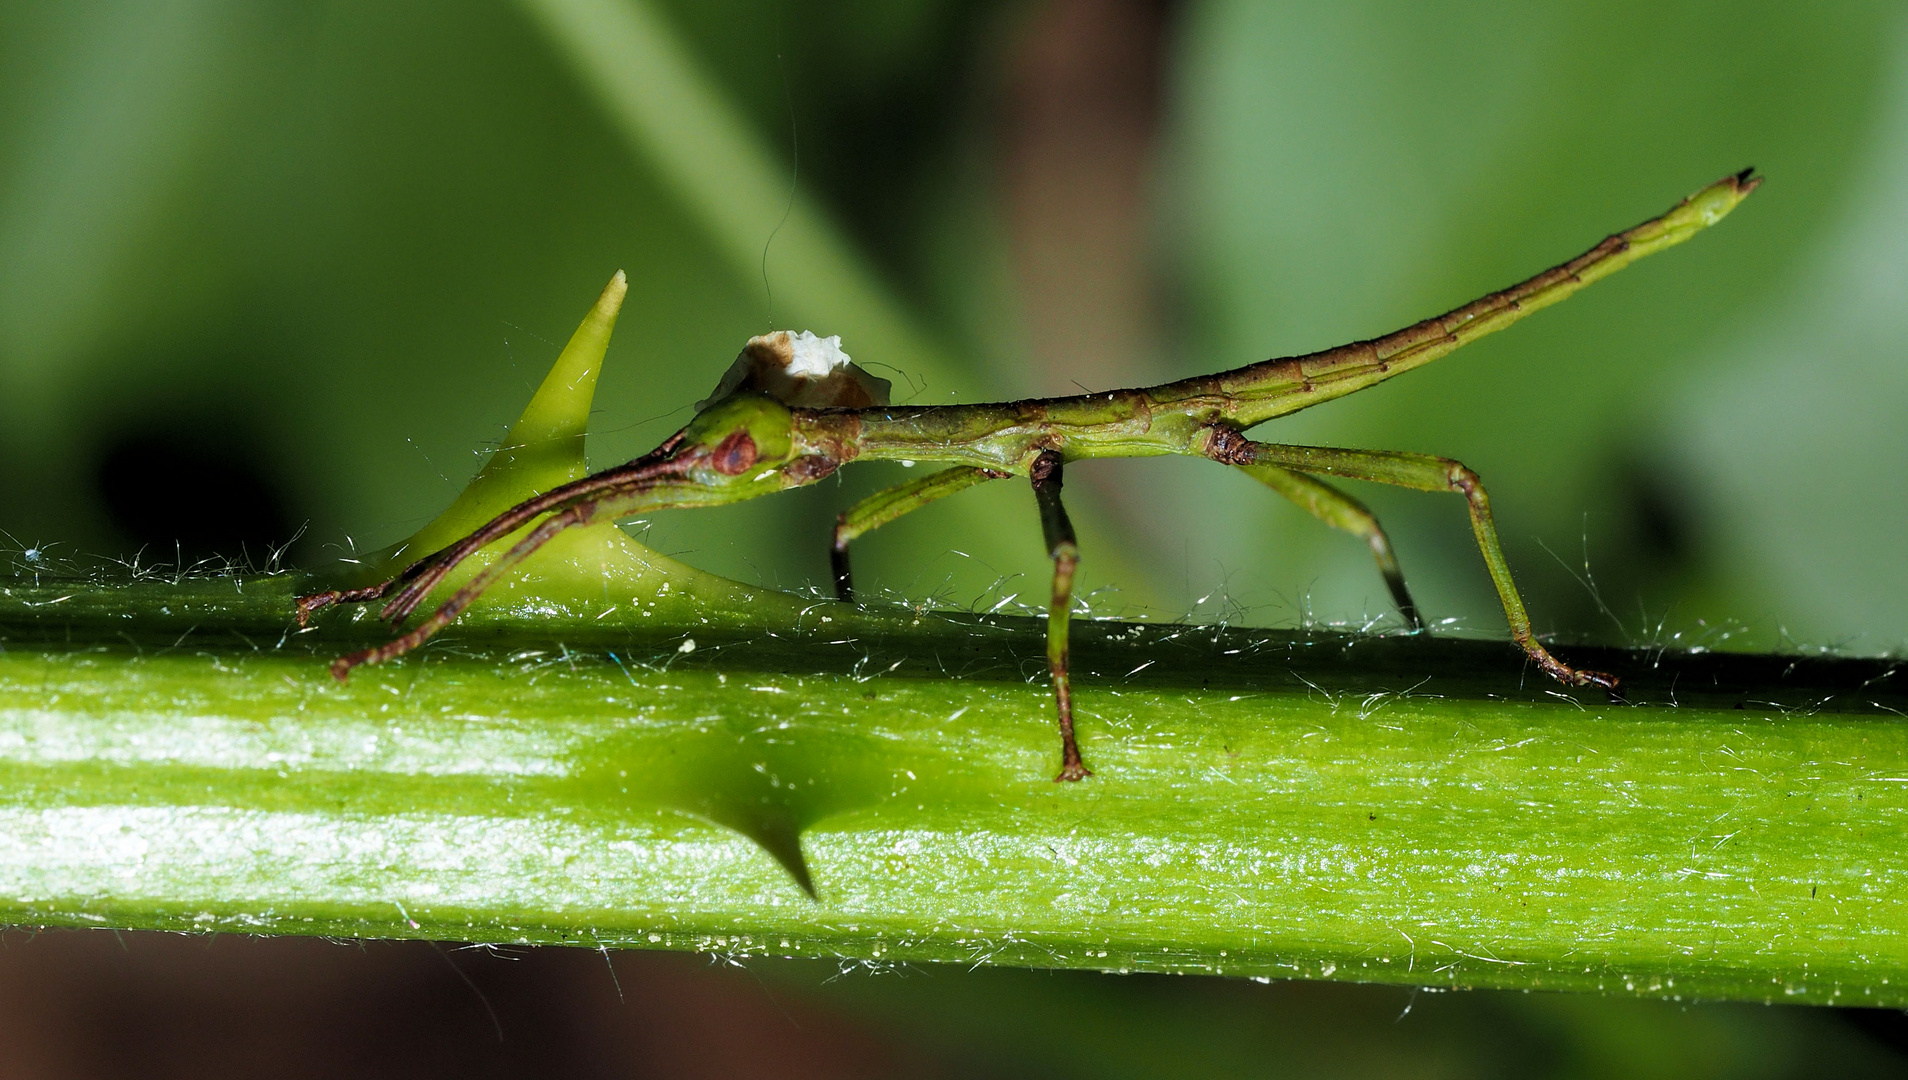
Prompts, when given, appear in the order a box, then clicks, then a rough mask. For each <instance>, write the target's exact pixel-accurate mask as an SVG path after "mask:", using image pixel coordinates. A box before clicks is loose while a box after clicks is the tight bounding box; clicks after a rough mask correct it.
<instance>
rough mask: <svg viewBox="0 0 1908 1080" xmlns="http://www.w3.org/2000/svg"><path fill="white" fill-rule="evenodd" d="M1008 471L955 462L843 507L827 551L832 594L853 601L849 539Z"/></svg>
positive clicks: (1004, 475) (1002, 475) (1000, 476)
mask: <svg viewBox="0 0 1908 1080" xmlns="http://www.w3.org/2000/svg"><path fill="white" fill-rule="evenodd" d="M1008 475H1010V474H1008V473H1004V472H999V471H997V470H994V469H977V468H974V467H972V466H969V465H957V466H955V467H954V468H952V469H943V470H941V471H940V472H937V473H933V474H931V475H929V476H923V477H921V478H920V479H919V480H910V481H908V482H907V483H905V484H896V485H895V486H894V487H891V488H885V489H883V490H881V491H877V492H875V493H874V494H873V495H870V496H868V497H867V498H865V499H863V500H861V501H860V502H858V503H856V504H855V505H853V506H851V507H849V508H848V509H846V510H844V511H842V512H841V516H839V517H837V518H836V519H835V539H834V544H833V546H831V547H830V548H829V552H828V554H829V560H830V562H831V563H832V564H833V566H834V571H835V597H836V598H837V599H839V600H841V601H843V602H845V603H849V604H852V603H854V602H855V586H854V578H853V577H852V576H851V575H850V573H849V570H848V542H849V541H851V540H853V539H854V538H856V537H857V536H860V535H862V534H863V533H867V532H871V531H873V530H875V529H878V528H880V527H881V526H883V525H886V524H887V523H888V522H890V521H893V520H894V519H895V518H898V517H900V516H901V515H903V514H906V513H908V512H910V511H913V510H919V509H920V508H922V507H923V506H926V505H927V504H929V503H931V502H935V501H936V500H939V499H945V498H947V497H948V496H949V495H952V494H954V493H955V492H959V491H966V490H967V489H968V488H971V487H973V486H974V485H975V484H979V483H982V482H984V481H987V480H1003V479H1005V478H1006V477H1007V476H1008Z"/></svg>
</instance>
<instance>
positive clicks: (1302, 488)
mask: <svg viewBox="0 0 1908 1080" xmlns="http://www.w3.org/2000/svg"><path fill="white" fill-rule="evenodd" d="M1239 469H1240V471H1242V472H1244V473H1245V474H1246V475H1248V476H1250V477H1252V478H1253V479H1254V480H1257V481H1259V482H1260V483H1262V484H1264V485H1265V486H1266V487H1269V488H1271V489H1272V490H1273V491H1276V492H1278V493H1279V494H1281V495H1283V496H1285V497H1286V498H1288V499H1290V500H1292V501H1293V502H1294V503H1297V504H1298V505H1299V507H1300V508H1301V509H1303V510H1304V511H1305V512H1306V513H1309V514H1311V515H1312V516H1313V517H1315V518H1317V519H1318V520H1320V521H1322V522H1324V523H1325V524H1327V525H1330V526H1331V527H1332V528H1334V529H1343V530H1344V531H1346V532H1348V533H1351V534H1352V535H1353V536H1356V537H1358V538H1359V539H1360V540H1363V541H1364V542H1365V544H1366V545H1367V546H1368V547H1370V548H1371V554H1372V557H1373V558H1375V559H1376V560H1377V561H1378V572H1379V573H1381V574H1383V575H1384V576H1385V584H1386V585H1387V586H1388V587H1390V589H1391V599H1392V601H1393V602H1394V603H1396V604H1397V605H1398V614H1399V615H1401V616H1403V617H1404V621H1405V624H1406V625H1407V626H1409V627H1411V629H1412V630H1423V629H1424V620H1423V619H1422V618H1421V617H1419V615H1418V605H1417V604H1415V603H1413V602H1412V600H1411V590H1409V589H1407V588H1405V579H1404V571H1403V570H1401V569H1399V568H1398V557H1397V556H1396V555H1395V554H1393V553H1392V550H1391V539H1390V538H1389V537H1387V536H1386V535H1385V530H1384V527H1383V526H1381V525H1379V524H1378V519H1377V518H1376V517H1375V516H1373V515H1372V512H1371V511H1370V510H1368V509H1366V508H1365V504H1364V503H1361V502H1359V501H1358V500H1357V499H1354V498H1352V497H1351V496H1350V495H1347V494H1345V493H1344V492H1342V491H1340V490H1338V489H1337V488H1335V487H1333V486H1331V485H1330V484H1327V483H1326V482H1325V481H1323V480H1317V479H1314V478H1312V477H1310V476H1306V475H1305V474H1304V473H1297V472H1293V471H1292V470H1290V469H1282V468H1280V467H1278V466H1277V465H1241V466H1239Z"/></svg>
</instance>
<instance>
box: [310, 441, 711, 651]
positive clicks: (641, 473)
mask: <svg viewBox="0 0 1908 1080" xmlns="http://www.w3.org/2000/svg"><path fill="white" fill-rule="evenodd" d="M681 441H682V439H681V436H680V435H677V436H673V437H671V438H670V439H668V440H666V441H665V442H664V443H663V444H662V445H661V446H659V447H657V448H656V449H655V450H652V451H650V452H649V453H648V454H645V455H643V456H642V457H640V458H637V459H636V460H634V461H631V462H629V463H628V464H626V465H620V466H618V467H616V468H614V469H605V470H603V471H602V472H600V473H596V474H594V475H592V476H586V477H584V478H583V479H581V480H574V481H571V482H570V483H567V484H563V485H561V486H558V487H554V488H551V489H550V490H549V491H546V492H544V493H543V494H541V495H537V496H533V497H531V498H528V499H525V500H524V501H523V502H520V503H518V504H517V505H515V506H513V507H511V508H510V509H508V510H505V511H504V512H503V513H501V514H498V515H497V516H496V517H494V518H491V519H490V520H489V521H487V522H485V523H484V524H483V525H481V526H479V527H478V529H477V530H476V531H475V532H472V533H471V534H470V535H468V536H465V537H463V538H462V539H460V540H458V541H457V542H456V543H454V544H452V545H450V546H449V547H446V548H443V549H442V550H439V551H435V552H433V553H431V554H429V555H426V556H425V557H423V558H421V559H419V560H417V561H416V562H414V563H412V564H411V565H409V566H407V567H405V568H404V569H403V570H401V571H399V572H398V574H397V576H395V577H393V578H391V579H390V580H388V581H382V582H379V583H378V584H376V585H370V586H366V587H364V588H361V589H333V590H330V591H327V592H321V593H313V594H312V595H310V596H301V597H299V598H298V606H297V612H298V625H300V626H304V625H306V624H307V623H308V622H309V620H310V619H311V616H312V614H313V613H314V612H317V611H321V610H323V609H325V608H328V607H330V606H331V605H333V604H354V603H364V602H366V601H369V600H380V599H383V598H384V597H385V596H387V595H389V594H390V593H391V591H392V590H394V589H395V590H397V595H396V596H395V597H392V599H391V601H390V602H389V603H387V604H386V605H385V606H384V610H383V611H381V612H379V613H378V617H379V618H382V619H384V620H385V621H387V622H401V621H403V620H404V619H405V618H406V617H408V616H409V615H410V614H411V612H412V611H414V610H416V609H417V606H418V604H420V603H422V602H423V601H424V598H425V597H426V596H429V595H430V593H431V590H432V589H435V588H436V587H437V584H438V582H440V581H442V580H444V575H446V574H448V573H450V572H451V571H452V570H454V569H456V567H457V564H458V563H460V562H463V561H464V560H465V559H467V558H469V557H470V556H472V555H474V554H476V553H477V552H478V551H479V550H481V549H482V548H483V547H484V546H485V545H487V544H490V543H493V542H495V541H497V540H501V539H502V538H504V537H506V536H508V535H510V534H511V533H513V532H515V531H517V530H518V529H520V528H522V527H523V526H524V525H526V524H528V523H529V522H531V521H533V520H535V519H536V518H537V516H538V515H540V514H544V513H548V512H550V511H552V510H561V509H565V508H567V507H569V506H572V505H574V504H576V503H579V502H582V501H584V500H587V499H591V498H595V497H603V496H605V495H609V494H613V493H614V492H615V491H617V490H618V489H625V488H630V487H632V486H635V485H640V484H641V483H643V482H644V481H646V480H649V479H652V478H654V477H655V476H656V475H658V474H659V473H661V472H663V471H665V470H666V469H667V467H668V463H669V458H670V455H671V454H672V453H673V452H674V451H675V450H676V448H677V447H678V446H679V445H681Z"/></svg>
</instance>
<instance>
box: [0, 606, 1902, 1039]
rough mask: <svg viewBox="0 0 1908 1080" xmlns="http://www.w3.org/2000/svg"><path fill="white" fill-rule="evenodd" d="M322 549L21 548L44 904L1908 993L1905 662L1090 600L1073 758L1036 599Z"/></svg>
mask: <svg viewBox="0 0 1908 1080" xmlns="http://www.w3.org/2000/svg"><path fill="white" fill-rule="evenodd" d="M297 583H298V582H296V579H293V578H290V577H278V578H264V579H259V578H252V579H237V578H223V579H199V580H190V579H188V580H186V581H183V582H179V583H176V584H175V583H167V582H154V581H148V582H144V583H140V584H137V585H122V586H107V585H99V584H86V585H76V586H70V587H65V588H60V587H56V586H55V584H54V583H46V584H43V585H37V586H36V585H34V584H32V583H30V582H18V583H15V584H14V585H12V586H11V587H5V588H0V646H3V647H4V652H0V823H3V824H0V837H4V840H0V911H4V918H5V919H6V920H7V921H11V922H15V923H22V924H35V925H101V926H114V927H128V928H157V929H172V930H203V931H215V930H216V931H235V930H236V931H245V932H256V933H278V934H326V935H345V936H354V937H430V938H449V939H460V940H469V941H486V942H547V943H570V944H584V945H590V946H596V945H604V946H639V947H661V948H679V949H699V950H709V951H716V952H726V953H731V954H736V955H760V954H777V955H797V956H821V957H831V958H839V959H842V960H844V961H853V962H865V963H892V962H905V961H955V962H961V963H968V964H974V963H1000V964H1019V965H1035V966H1053V967H1083V968H1103V969H1110V970H1121V971H1126V970H1154V971H1183V972H1207V973H1216V974H1227V975H1249V976H1258V977H1281V978H1283V977H1302V978H1335V979H1354V980H1369V981H1384V982H1398V983H1416V984H1426V985H1446V986H1496V987H1523V988H1529V989H1538V988H1544V989H1577V990H1602V991H1607V992H1627V993H1634V994H1639V995H1651V996H1666V997H1702V998H1734V999H1774V1000H1790V1001H1808V1002H1821V1003H1830V1002H1833V1003H1840V1004H1868V1005H1888V1006H1892V1007H1901V1006H1903V1005H1908V993H1905V992H1904V988H1905V987H1908V933H1905V931H1908V904H1904V890H1903V884H1904V882H1903V877H1904V858H1903V855H1902V848H1903V843H1902V841H1903V838H1904V824H1908V792H1905V791H1904V787H1908V727H1904V725H1903V724H1902V723H1901V722H1900V715H1899V710H1902V709H1903V708H1904V706H1908V700H1904V697H1903V694H1902V693H1901V691H1900V689H1899V688H1898V687H1895V686H1894V685H1893V684H1894V683H1895V681H1896V678H1897V676H1895V675H1894V674H1893V672H1894V666H1893V665H1892V664H1890V663H1888V662H1884V661H1854V660H1830V659H1820V658H1816V659H1811V658H1804V657H1794V656H1732V655H1727V654H1696V655H1691V654H1681V655H1678V654H1668V655H1659V654H1656V653H1646V652H1619V651H1615V650H1598V649H1568V648H1566V649H1563V650H1562V652H1563V654H1564V655H1565V656H1567V657H1569V658H1570V659H1572V660H1573V661H1575V662H1579V663H1587V664H1591V665H1593V666H1596V667H1599V668H1605V669H1608V670H1612V671H1615V672H1617V673H1618V674H1620V675H1622V676H1623V677H1624V678H1625V679H1626V681H1627V683H1628V685H1629V687H1630V691H1631V695H1632V696H1631V702H1632V703H1630V704H1613V703H1610V702H1607V701H1605V700H1603V699H1602V698H1601V697H1600V696H1593V695H1591V694H1587V693H1580V694H1577V695H1575V696H1574V697H1565V696H1564V695H1562V694H1560V693H1558V692H1556V691H1555V690H1553V689H1552V684H1550V683H1549V682H1548V680H1546V679H1544V678H1543V677H1542V676H1541V675H1539V674H1537V673H1536V672H1534V671H1529V670H1526V669H1525V668H1524V666H1523V664H1522V660H1521V657H1520V656H1519V655H1518V654H1517V653H1516V652H1515V651H1514V650H1513V649H1512V648H1511V647H1510V646H1509V645H1507V644H1504V643H1501V642H1477V641H1462V640H1452V639H1434V638H1427V637H1419V638H1401V637H1384V636H1372V635H1353V634H1341V633H1327V632H1302V633H1301V632H1290V633H1273V632H1265V631H1237V630H1227V631H1220V630H1216V629H1214V628H1211V627H1200V628H1194V627H1183V626H1163V625H1145V624H1129V623H1111V622H1098V621H1087V620H1082V621H1081V622H1080V623H1079V624H1078V625H1077V626H1076V637H1075V648H1074V658H1075V659H1074V663H1075V665H1076V667H1075V687H1076V693H1077V700H1078V704H1079V709H1080V717H1081V719H1080V728H1081V740H1082V747H1083V749H1084V751H1085V753H1086V755H1087V761H1088V763H1089V764H1090V765H1091V766H1092V767H1093V768H1094V770H1095V771H1096V776H1095V777H1094V778H1093V779H1091V780H1088V781H1085V782H1082V783H1079V784H1055V783H1052V782H1051V781H1050V780H1049V779H1048V778H1049V777H1050V776H1052V775H1053V772H1054V769H1055V765H1056V760H1055V759H1056V756H1057V751H1056V748H1055V739H1054V737H1053V730H1052V719H1051V710H1050V703H1049V700H1048V691H1047V687H1046V685H1045V681H1044V679H1043V678H1041V677H1040V676H1041V674H1042V672H1043V670H1044V664H1043V663H1042V655H1043V654H1042V641H1041V637H1040V634H1039V624H1038V622H1037V621H1035V620H1029V619H1018V618H1015V619H1004V620H995V619H984V618H978V617H972V616H951V615H950V616H943V615H931V614H916V613H912V612H909V611H907V610H905V609H896V610H890V611H885V612H876V613H874V614H872V615H869V616H857V615H856V614H855V613H854V611H853V610H852V609H848V608H846V607H843V606H840V605H836V604H833V603H828V602H821V601H817V602H816V603H815V604H814V605H813V606H812V607H811V608H810V609H809V610H807V611H806V612H805V613H804V614H803V615H802V616H801V617H800V619H799V620H798V621H797V622H795V623H791V624H788V625H785V626H782V627H780V628H775V627H763V626H757V627H753V628H750V627H732V628H728V629H721V628H717V627H713V626H706V627H698V628H694V629H688V630H685V629H684V628H681V627H676V628H673V629H664V628H656V629H654V630H650V629H648V628H643V627H638V628H635V629H631V628H628V627H611V628H605V627H602V626H600V625H592V624H590V623H589V622H587V621H554V622H553V621H549V620H547V619H545V620H538V619H537V618H536V617H535V612H534V611H532V610H530V609H529V608H499V609H495V610H493V611H492V612H491V613H490V614H488V615H480V616H473V617H472V619H471V620H470V621H469V623H468V625H465V624H460V625H459V626H458V627H456V628H454V630H453V631H452V632H448V633H447V634H446V635H445V640H443V641H441V642H439V643H437V644H435V645H434V646H433V647H432V648H429V649H427V650H424V651H423V652H422V653H420V654H419V655H416V656H414V657H409V658H406V659H405V660H403V661H401V662H396V663H392V664H388V665H384V666H380V667H376V668H371V669H365V670H361V671H359V672H358V673H357V674H355V675H354V676H353V678H352V680H351V682H350V683H349V684H347V685H339V684H337V683H334V682H333V681H332V680H331V679H330V678H329V676H328V675H327V674H326V671H325V665H324V660H326V659H328V658H329V657H331V656H333V655H336V653H337V652H339V651H340V650H341V649H343V648H345V647H347V646H349V645H351V644H353V643H355V642H360V641H375V640H380V639H381V637H382V632H381V628H380V627H378V626H377V624H375V622H374V621H373V620H371V619H369V618H361V619H353V618H352V617H350V616H349V615H340V616H339V617H336V618H333V619H330V620H329V621H325V622H322V623H321V624H320V626H319V627H318V628H317V629H315V630H313V631H311V632H308V633H305V634H299V633H297V632H296V631H295V627H294V625H293V624H292V623H291V622H290V619H289V607H290V596H291V593H292V588H293V586H294V584H297ZM691 638H693V640H694V646H693V648H692V649H691V647H690V646H689V644H688V642H689V640H690V639H691ZM804 876H805V877H806V879H807V880H810V881H811V882H812V887H813V895H812V896H811V895H810V893H808V892H806V891H804V889H803V887H802V886H801V884H800V883H799V882H800V881H801V880H803V879H804Z"/></svg>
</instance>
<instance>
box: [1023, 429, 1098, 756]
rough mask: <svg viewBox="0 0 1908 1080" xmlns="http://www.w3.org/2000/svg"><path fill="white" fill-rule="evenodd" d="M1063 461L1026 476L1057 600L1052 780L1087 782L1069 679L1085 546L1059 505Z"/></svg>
mask: <svg viewBox="0 0 1908 1080" xmlns="http://www.w3.org/2000/svg"><path fill="white" fill-rule="evenodd" d="M1063 464H1064V459H1063V458H1061V456H1060V455H1059V454H1058V453H1056V452H1055V451H1052V450H1043V451H1041V452H1040V454H1039V456H1038V457H1035V458H1034V460H1033V466H1032V467H1031V468H1030V469H1028V470H1027V475H1028V477H1029V478H1030V479H1031V480H1032V481H1033V489H1034V501H1035V502H1037V503H1038V504H1039V505H1040V531H1041V533H1042V534H1043V535H1044V536H1045V537H1046V540H1047V557H1048V558H1051V559H1052V560H1053V594H1052V597H1051V599H1050V600H1049V601H1048V604H1047V671H1048V673H1049V674H1050V675H1052V677H1053V704H1054V709H1055V711H1056V712H1057V713H1058V714H1059V718H1060V774H1059V775H1058V776H1055V777H1054V778H1053V779H1054V781H1055V782H1056V783H1057V782H1059V781H1062V780H1084V779H1086V778H1087V777H1089V776H1092V775H1093V770H1091V769H1089V768H1087V767H1086V765H1085V763H1083V762H1082V761H1081V760H1080V744H1079V743H1078V742H1076V741H1075V740H1074V737H1073V683H1072V680H1071V679H1070V678H1069V677H1068V674H1067V652H1068V650H1067V636H1068V631H1067V617H1068V615H1069V614H1071V609H1072V606H1073V571H1074V568H1075V567H1077V566H1079V564H1080V545H1079V543H1078V541H1076V540H1075V539H1074V535H1073V522H1072V521H1071V520H1069V519H1068V517H1067V508H1066V507H1065V506H1063V505H1061V502H1060V472H1061V466H1062V465H1063Z"/></svg>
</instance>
